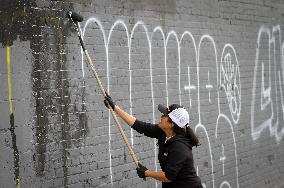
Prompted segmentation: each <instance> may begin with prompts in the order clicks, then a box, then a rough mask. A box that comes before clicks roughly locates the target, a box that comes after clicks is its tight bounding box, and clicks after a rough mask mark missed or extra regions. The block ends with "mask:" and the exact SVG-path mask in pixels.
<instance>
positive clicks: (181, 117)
mask: <svg viewBox="0 0 284 188" xmlns="http://www.w3.org/2000/svg"><path fill="white" fill-rule="evenodd" d="M158 110H159V111H160V112H161V113H163V114H165V115H168V116H169V117H170V119H171V120H172V121H173V122H174V123H175V124H177V125H178V126H179V127H180V128H184V127H186V126H188V125H189V121H190V120H191V118H190V117H189V113H188V112H187V110H186V109H185V108H184V107H183V106H181V105H178V104H172V105H170V106H169V107H168V108H167V107H166V106H164V105H161V104H159V105H158Z"/></svg>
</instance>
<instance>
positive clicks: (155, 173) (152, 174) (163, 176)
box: [145, 170, 171, 182]
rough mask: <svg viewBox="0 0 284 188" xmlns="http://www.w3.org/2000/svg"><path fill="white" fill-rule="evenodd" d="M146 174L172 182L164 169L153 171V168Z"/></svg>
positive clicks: (162, 180)
mask: <svg viewBox="0 0 284 188" xmlns="http://www.w3.org/2000/svg"><path fill="white" fill-rule="evenodd" d="M145 176H146V177H151V178H154V179H156V180H159V181H161V182H171V181H170V180H168V178H167V177H166V175H165V172H163V171H159V172H156V171H152V170H146V171H145Z"/></svg>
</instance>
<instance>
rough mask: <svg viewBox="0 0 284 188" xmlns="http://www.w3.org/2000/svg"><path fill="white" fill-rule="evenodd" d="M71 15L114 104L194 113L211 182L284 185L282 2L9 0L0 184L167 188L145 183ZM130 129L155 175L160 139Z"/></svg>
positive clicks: (0, 20) (204, 175)
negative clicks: (77, 18)
mask: <svg viewBox="0 0 284 188" xmlns="http://www.w3.org/2000/svg"><path fill="white" fill-rule="evenodd" d="M68 10H74V11H76V12H78V13H79V14H81V15H82V16H83V17H84V21H83V22H82V23H80V28H81V32H82V34H83V37H84V42H85V44H86V47H87V50H88V52H89V54H90V56H91V58H92V60H93V63H94V65H95V67H96V69H97V71H98V73H99V75H100V78H101V81H102V83H103V85H104V86H105V88H106V90H108V91H109V93H110V94H111V96H112V98H114V99H115V101H116V103H117V104H118V105H119V106H121V107H122V108H124V109H125V110H126V111H127V112H129V113H131V114H133V115H135V116H136V117H137V118H138V119H140V120H144V121H147V122H153V123H158V122H159V117H160V114H159V112H158V110H157V107H156V106H157V104H160V103H162V104H171V103H181V104H183V105H184V106H185V107H186V108H187V109H188V110H189V111H190V113H191V114H192V116H193V121H192V123H191V127H192V128H193V129H194V130H195V132H196V134H197V135H198V137H199V138H200V141H201V144H202V145H201V146H200V147H197V148H194V149H193V152H194V159H195V166H196V169H197V172H198V174H199V176H200V177H201V179H202V182H203V185H204V187H221V188H224V187H237V188H238V187H263V188H266V187H273V188H278V187H279V188H280V187H284V181H283V176H284V175H283V174H284V158H283V155H284V149H283V135H284V126H283V121H284V120H283V118H284V115H283V109H284V101H283V100H284V96H283V91H284V88H283V87H284V85H283V81H284V72H283V71H284V67H283V66H284V64H283V63H284V43H283V39H282V36H283V34H282V32H281V31H282V28H283V27H284V14H283V10H284V2H283V1H282V0H273V1H271V0H270V1H268V0H218V1H217V0H199V1H194V0H191V1H188V0H186V1H185V0H179V1H174V0H166V1H165V0H158V1H150V0H145V1H116V0H106V1H95V0H82V1H75V0H65V1H46V0H36V1H35V0H30V1H28V0H22V1H16V0H13V1H5V0H4V1H1V6H0V43H1V44H2V45H1V47H0V57H1V58H0V63H1V68H0V80H1V82H0V182H1V183H0V187H97V186H100V187H135V186H136V187H161V184H160V183H158V182H156V181H154V180H153V179H149V178H148V179H147V181H143V180H142V179H140V178H138V176H137V174H136V171H135V165H134V164H133V162H132V158H131V156H130V154H129V152H128V150H127V147H126V145H125V144H124V142H123V141H122V138H121V136H120V133H119V131H118V129H117V128H116V127H115V124H114V122H113V120H112V118H111V117H110V115H109V112H108V110H106V108H105V107H104V104H103V102H102V97H101V94H100V90H99V87H98V85H97V83H96V80H95V79H94V77H93V75H92V73H91V71H90V67H87V66H86V65H85V64H84V61H85V59H86V58H85V57H83V55H82V53H81V48H80V45H79V40H78V38H77V35H76V30H75V28H74V26H73V25H72V24H71V23H70V22H69V20H68V19H67V18H66V12H67V11H68ZM121 124H122V127H123V129H124V130H125V133H126V135H127V137H128V139H129V142H130V143H131V144H132V145H133V149H134V152H135V153H136V155H137V157H138V160H139V161H141V162H142V163H143V164H144V165H145V166H147V167H148V168H150V169H156V168H157V169H158V170H159V168H160V167H159V163H158V161H157V156H156V155H157V154H156V151H157V148H156V146H155V140H153V139H150V138H146V137H144V136H142V135H139V134H138V133H137V132H133V131H131V130H130V129H129V127H128V126H126V125H125V124H124V123H123V122H121Z"/></svg>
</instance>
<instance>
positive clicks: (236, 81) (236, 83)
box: [81, 17, 241, 188]
mask: <svg viewBox="0 0 284 188" xmlns="http://www.w3.org/2000/svg"><path fill="white" fill-rule="evenodd" d="M91 23H96V24H97V26H98V27H99V30H100V31H101V33H102V35H103V41H104V48H105V54H106V67H107V70H106V74H107V84H108V86H107V91H110V87H109V85H110V79H109V78H110V75H109V72H110V68H109V67H110V65H109V64H110V59H109V44H110V41H111V39H112V35H113V33H114V31H115V30H114V29H115V28H116V27H117V26H118V25H119V26H120V27H122V28H123V29H124V32H125V34H126V37H127V46H126V47H127V48H128V63H129V67H128V72H129V103H130V108H129V110H130V114H132V113H133V103H132V102H133V100H132V93H133V89H132V88H133V83H132V79H133V75H132V71H133V67H132V66H133V65H132V53H133V52H132V48H133V47H132V42H133V41H132V40H133V37H134V33H135V32H136V30H137V28H138V27H141V28H142V29H143V31H144V33H145V36H146V43H147V46H148V50H149V51H148V52H149V54H148V55H149V59H147V61H148V62H149V67H150V68H149V76H150V82H151V83H149V84H150V88H151V103H152V122H153V123H155V121H156V120H155V117H156V116H155V108H156V104H155V93H154V86H153V72H152V71H153V59H152V58H153V54H152V50H153V49H152V45H153V36H154V34H160V35H161V37H162V41H163V46H162V48H163V52H164V58H163V60H164V71H165V72H164V74H165V92H166V96H165V100H166V104H167V105H168V104H169V97H170V95H169V84H168V65H167V59H168V53H169V49H170V48H168V45H169V41H170V39H174V41H175V42H176V45H177V48H176V49H177V63H178V90H177V93H176V95H177V96H178V101H176V102H179V103H180V104H182V103H183V102H186V101H182V97H184V95H185V94H182V91H186V92H187V93H186V95H188V97H187V96H186V98H187V99H188V102H189V108H190V109H197V113H198V119H197V125H196V126H195V131H201V132H203V133H204V134H205V135H206V141H207V145H206V146H208V150H209V159H208V161H209V162H210V169H211V177H212V185H213V188H214V187H215V177H214V163H216V162H215V161H214V160H213V156H212V147H211V143H212V140H213V139H214V140H217V139H218V140H222V137H220V136H219V137H218V125H219V120H220V119H222V120H225V121H226V123H227V125H229V128H230V129H231V133H232V143H233V145H234V151H235V153H234V155H235V156H234V157H235V162H236V163H235V168H236V174H235V176H236V187H239V182H238V178H239V177H238V164H237V148H236V140H235V133H234V127H233V124H232V122H233V123H234V124H235V125H236V124H237V123H238V121H239V116H240V112H241V83H240V72H239V64H238V60H237V55H236V51H235V49H234V47H233V46H232V45H231V44H226V45H225V46H224V47H223V50H222V54H221V58H220V60H219V61H218V53H217V47H216V44H215V41H214V39H213V37H211V36H210V35H203V36H202V37H201V38H200V40H199V43H196V41H195V38H194V36H193V35H192V34H191V32H189V31H184V32H183V33H182V35H181V37H180V38H179V35H178V34H177V33H176V32H175V31H173V30H171V31H169V32H168V33H167V34H165V33H164V31H163V29H162V28H161V27H160V26H157V27H155V28H154V29H153V30H152V32H149V30H148V28H147V26H146V24H145V23H144V22H142V21H138V22H137V23H135V25H134V26H133V28H132V29H131V30H129V29H128V27H127V25H126V24H125V22H124V21H123V20H117V21H116V22H114V24H113V25H112V26H111V28H110V30H109V33H108V34H106V30H105V29H104V28H103V26H102V24H101V22H100V21H99V20H98V19H97V18H94V17H92V18H89V19H88V20H87V22H86V23H85V25H84V27H83V30H82V36H83V37H84V35H85V32H86V30H87V29H88V26H90V24H91ZM120 32H121V30H120ZM140 32H141V31H140ZM186 37H189V39H190V41H191V43H190V44H191V45H192V49H193V50H194V53H193V54H194V55H195V57H194V58H195V60H194V61H193V64H191V63H190V62H187V65H183V67H181V66H182V65H181V58H182V57H183V56H182V55H183V54H181V53H182V50H181V44H182V42H183V41H185V38H186ZM205 41H209V44H211V45H212V47H213V48H212V52H213V56H214V59H213V63H211V62H210V66H211V67H212V69H208V70H206V74H207V76H206V78H205V80H207V83H205V84H204V83H203V82H201V81H200V73H203V71H202V72H200V63H201V61H202V60H201V57H202V56H203V54H202V53H201V50H202V49H203V47H202V45H204V44H205V43H206V42H205ZM81 55H82V74H83V76H84V74H85V73H84V65H83V64H84V63H83V62H84V57H83V52H82V51H81ZM194 58H193V59H194ZM218 62H221V63H220V66H219V65H218ZM191 67H195V68H196V71H193V73H196V75H195V76H196V77H197V79H196V80H195V81H196V82H195V83H194V82H193V81H192V79H191V77H192V76H193V75H194V74H193V73H192V72H191ZM219 67H220V71H219ZM183 69H185V71H187V73H186V76H187V80H186V82H183V83H186V84H183V85H182V81H184V80H182V79H181V71H182V70H183ZM183 71H184V70H183ZM214 74H215V76H214ZM202 79H203V80H204V78H202ZM221 88H223V89H224V92H225V94H226V96H227V101H228V109H229V110H230V112H231V117H230V118H229V117H227V116H226V115H225V114H224V113H223V110H222V109H221V108H220V100H221V99H220V98H219V92H220V91H221V90H220V91H219V89H221ZM204 89H206V91H207V92H208V100H206V101H202V100H201V99H200V95H201V94H200V93H201V92H200V91H201V90H202V91H203V90H204ZM221 92H222V91H221ZM203 93H204V92H203ZM193 94H195V95H196V96H197V99H195V101H197V106H194V105H193V103H192V102H193V101H194V100H193V96H194V95H193ZM213 97H214V98H213ZM204 102H209V103H208V104H210V105H216V107H218V110H216V113H217V116H216V117H215V118H216V130H215V136H214V135H209V133H208V131H207V128H206V126H205V123H204V122H203V116H204V115H203V113H202V110H201V103H202V104H203V103H204ZM222 102H223V103H224V101H222ZM225 111H228V110H225ZM110 124H111V123H110V118H109V166H110V168H109V170H110V182H111V184H112V185H113V181H114V180H113V172H112V168H113V166H112V148H111V128H110V126H111V125H110ZM130 139H131V144H132V146H134V139H133V132H132V131H131V135H130ZM210 139H211V141H210ZM153 144H154V148H155V159H154V161H155V166H156V169H158V165H157V160H156V159H157V148H156V142H155V141H153ZM220 146H221V147H222V149H221V153H220V161H221V162H222V166H223V173H222V174H223V176H225V167H226V165H225V161H226V156H225V149H226V146H224V145H223V144H222V145H220ZM220 161H218V162H220ZM199 169H200V168H199V167H198V165H197V173H198V171H199ZM203 186H204V187H208V185H206V184H205V183H203ZM218 186H219V187H224V186H228V187H231V184H230V183H229V182H227V181H226V180H224V181H223V183H222V184H220V185H218ZM156 187H157V183H156ZM209 187H210V186H209Z"/></svg>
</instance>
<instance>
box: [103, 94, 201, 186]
mask: <svg viewBox="0 0 284 188" xmlns="http://www.w3.org/2000/svg"><path fill="white" fill-rule="evenodd" d="M104 103H105V105H106V107H108V106H110V107H111V108H112V109H113V110H114V111H115V112H116V113H117V114H118V115H119V116H120V117H121V118H122V119H123V120H124V121H125V122H126V123H127V124H128V125H129V126H130V127H131V128H133V129H134V130H136V131H137V132H138V133H140V134H144V135H145V136H148V137H151V138H156V139H158V146H159V154H158V159H159V163H160V166H161V169H162V171H159V172H156V171H152V170H149V169H147V168H146V167H145V166H143V165H141V164H140V163H139V164H138V168H136V170H137V174H138V176H139V177H140V178H143V179H145V178H146V177H151V178H154V179H156V180H159V181H161V182H162V187H163V188H167V187H170V188H175V187H177V188H183V187H187V188H202V185H201V180H200V178H199V177H198V176H197V175H196V171H195V168H194V161H193V155H192V147H193V146H198V145H199V140H198V138H197V137H196V136H195V134H194V132H193V130H192V129H191V128H190V127H189V114H188V112H187V111H186V109H185V108H184V107H182V106H180V105H178V104H172V105H170V106H169V107H168V108H167V107H165V106H163V105H158V110H159V111H160V112H161V113H162V116H161V120H160V122H159V124H158V125H154V124H151V123H145V122H142V121H139V120H137V119H136V118H135V117H133V116H132V115H130V114H128V113H127V112H125V111H124V110H122V109H121V108H119V107H118V106H117V105H115V103H114V102H113V100H112V98H111V97H110V96H109V95H108V94H106V97H105V100H104Z"/></svg>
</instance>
